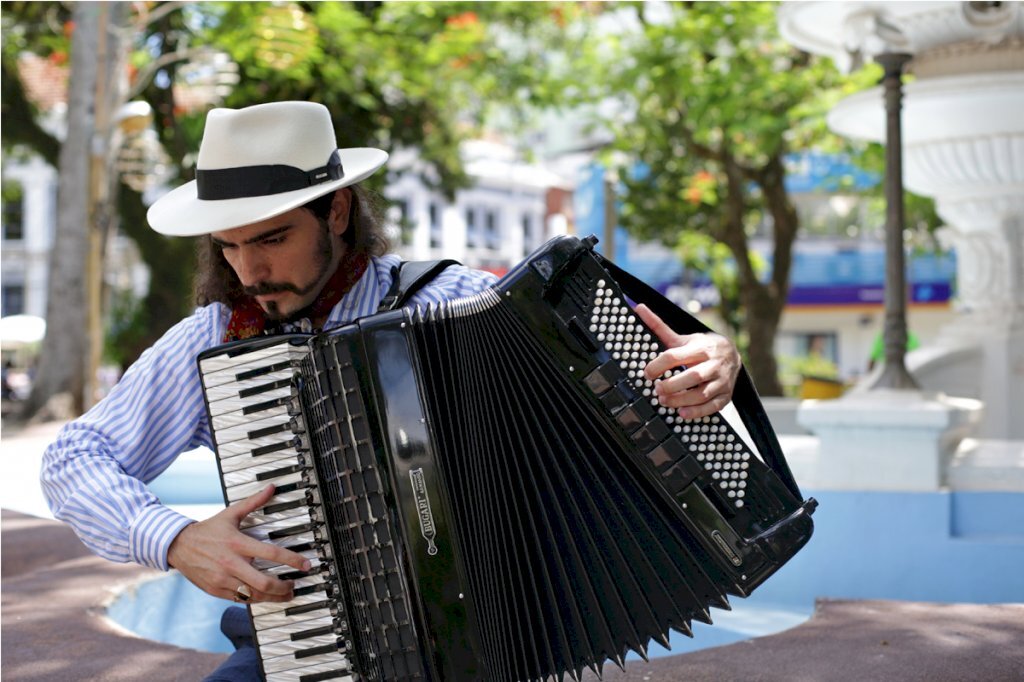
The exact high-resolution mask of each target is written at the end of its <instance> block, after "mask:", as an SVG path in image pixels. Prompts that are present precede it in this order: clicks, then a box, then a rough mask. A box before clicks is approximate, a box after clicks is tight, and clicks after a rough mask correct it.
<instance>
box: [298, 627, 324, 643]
mask: <svg viewBox="0 0 1024 682" xmlns="http://www.w3.org/2000/svg"><path fill="white" fill-rule="evenodd" d="M332 632H334V626H333V625H324V626H323V627H319V628H310V629H309V630H303V631H302V632H293V633H292V634H291V635H290V638H291V640H292V641H293V642H298V641H299V640H302V639H309V638H310V637H319V636H320V635H329V634H331V633H332Z"/></svg>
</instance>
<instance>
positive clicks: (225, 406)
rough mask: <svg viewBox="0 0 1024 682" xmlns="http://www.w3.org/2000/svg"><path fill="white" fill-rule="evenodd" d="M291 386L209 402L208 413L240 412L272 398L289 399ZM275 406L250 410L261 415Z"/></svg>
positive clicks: (214, 414)
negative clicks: (254, 410) (248, 395)
mask: <svg viewBox="0 0 1024 682" xmlns="http://www.w3.org/2000/svg"><path fill="white" fill-rule="evenodd" d="M293 390H294V389H293V387H292V386H291V385H288V386H283V387H281V388H275V389H273V390H270V391H267V392H265V393H260V394H259V395H254V396H251V397H249V398H225V399H224V400H218V401H217V402H211V403H209V404H208V405H207V407H208V408H209V410H210V414H211V415H213V416H215V417H217V416H219V415H222V414H227V413H229V412H242V411H244V410H245V409H246V408H252V407H254V406H256V405H260V404H263V403H266V402H269V401H272V400H282V399H283V400H290V399H291V397H292V392H293ZM276 407H277V406H276V405H275V406H272V407H268V408H264V409H261V410H259V411H258V412H251V414H254V415H260V416H262V415H263V414H264V413H269V412H270V410H273V409H274V408H276Z"/></svg>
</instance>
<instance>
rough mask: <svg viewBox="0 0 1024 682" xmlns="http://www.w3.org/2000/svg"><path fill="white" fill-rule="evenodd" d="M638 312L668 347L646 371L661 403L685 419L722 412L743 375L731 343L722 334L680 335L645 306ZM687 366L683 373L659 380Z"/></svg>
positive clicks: (649, 364)
mask: <svg viewBox="0 0 1024 682" xmlns="http://www.w3.org/2000/svg"><path fill="white" fill-rule="evenodd" d="M636 312H637V315H639V316H640V319H641V320H643V322H644V324H646V325H647V326H648V327H649V328H650V329H651V331H652V332H654V334H655V335H656V336H657V337H658V339H659V340H660V341H661V342H662V344H664V345H665V346H666V347H667V350H665V351H663V352H662V353H660V354H659V355H658V356H657V357H656V358H654V359H653V360H651V361H650V362H649V363H648V364H647V367H646V368H645V369H644V374H645V376H646V377H647V378H648V379H650V380H653V381H655V389H656V391H657V397H658V401H659V402H660V403H661V404H662V405H664V406H666V407H675V408H678V412H679V416H680V417H682V418H683V419H696V418H698V417H706V416H708V415H712V414H714V413H715V412H719V411H721V409H722V408H723V407H725V406H726V405H727V404H728V403H729V401H730V400H732V391H733V389H734V388H735V387H736V377H737V376H738V375H739V372H740V354H739V352H738V351H737V350H736V347H735V346H734V345H733V344H732V342H731V341H729V339H727V338H725V337H724V336H720V335H719V334H677V333H675V331H673V330H672V328H671V327H669V326H668V325H667V324H665V322H664V321H662V319H661V318H660V317H658V316H657V315H655V314H654V312H653V311H652V310H651V309H650V308H648V307H647V306H645V305H644V304H642V303H641V304H640V305H638V306H637V307H636ZM684 365H685V367H686V369H685V370H683V371H682V372H679V373H678V374H676V375H674V376H672V377H669V378H667V379H659V377H661V376H663V375H664V374H666V373H667V372H669V371H671V370H672V369H675V368H676V367H681V366H684Z"/></svg>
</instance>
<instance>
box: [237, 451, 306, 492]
mask: <svg viewBox="0 0 1024 682" xmlns="http://www.w3.org/2000/svg"><path fill="white" fill-rule="evenodd" d="M298 454H299V453H297V452H294V451H293V454H292V456H291V457H290V458H284V459H283V460H271V461H266V460H264V461H261V462H253V464H252V466H248V467H244V468H241V469H235V470H233V471H223V472H222V474H223V475H222V476H221V480H223V481H224V487H225V488H229V489H230V488H234V487H236V486H240V485H244V484H246V483H264V482H266V481H273V480H278V479H281V478H282V476H289V475H292V474H294V473H301V472H286V473H284V474H281V475H278V476H274V477H273V478H266V476H264V478H266V481H264V480H263V479H260V478H259V476H260V474H264V475H266V474H272V473H273V472H275V471H282V470H288V469H291V468H294V467H299V468H300V469H301V468H302V467H301V466H300V465H299V460H298ZM253 459H255V458H253Z"/></svg>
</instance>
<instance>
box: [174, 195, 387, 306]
mask: <svg viewBox="0 0 1024 682" xmlns="http://www.w3.org/2000/svg"><path fill="white" fill-rule="evenodd" d="M348 189H350V190H352V203H351V205H350V207H349V215H348V229H347V230H345V233H344V234H343V235H342V241H344V242H345V244H346V245H347V246H348V248H349V249H350V251H352V252H354V253H365V254H367V255H370V256H381V255H383V254H385V253H387V252H388V250H389V249H390V244H389V243H388V240H387V237H385V236H384V201H383V199H382V198H381V197H380V196H379V195H377V194H374V193H372V192H370V191H369V190H366V189H363V188H362V187H360V186H359V185H351V186H350V187H348ZM336 191H337V192H340V191H341V190H336ZM334 194H335V192H330V193H328V194H325V195H324V196H321V197H317V198H316V199H313V200H312V201H310V202H309V203H307V204H304V205H303V206H302V208H304V209H307V210H309V211H310V212H312V214H313V215H314V216H316V218H317V220H319V221H320V223H321V224H326V221H327V216H328V215H329V214H330V211H331V202H333V201H334ZM193 294H194V297H195V302H196V305H199V306H204V305H209V304H211V303H224V304H226V305H228V306H232V307H233V306H234V305H235V303H236V302H237V301H238V300H239V299H241V298H242V297H243V296H245V294H244V293H243V291H242V284H241V282H239V281H238V276H237V275H236V274H235V271H234V270H232V269H231V266H230V265H228V262H227V261H226V260H225V259H224V254H223V253H222V252H221V249H220V247H218V246H217V245H216V244H214V243H213V238H212V237H211V236H210V235H206V236H205V237H200V238H199V240H198V241H197V243H196V276H195V280H194V285H193Z"/></svg>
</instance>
